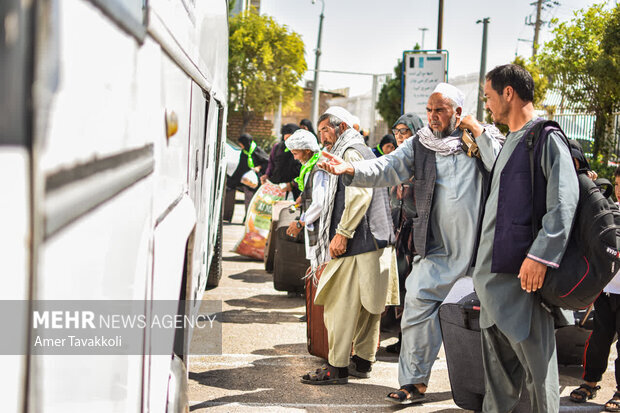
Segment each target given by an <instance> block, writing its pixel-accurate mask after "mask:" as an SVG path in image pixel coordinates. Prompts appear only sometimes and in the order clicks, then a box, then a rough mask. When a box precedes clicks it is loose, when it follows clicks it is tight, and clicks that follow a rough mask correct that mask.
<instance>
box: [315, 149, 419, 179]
mask: <svg viewBox="0 0 620 413" xmlns="http://www.w3.org/2000/svg"><path fill="white" fill-rule="evenodd" d="M412 142H413V139H408V140H406V141H405V142H404V143H403V144H402V145H400V146H399V147H398V148H397V149H396V150H395V151H394V152H392V153H390V154H388V155H384V156H382V157H380V158H375V159H369V160H363V161H359V162H345V161H344V160H342V159H341V158H338V157H335V156H333V155H331V154H326V152H323V155H324V156H325V157H326V158H328V159H329V160H328V161H327V162H321V163H320V164H318V165H319V167H320V168H323V169H325V170H326V171H328V172H330V173H333V174H336V175H343V177H342V181H343V183H344V184H345V185H351V186H357V187H364V188H381V187H387V186H393V185H397V184H400V183H401V182H405V181H408V180H409V179H410V178H411V175H412V173H413V143H412Z"/></svg>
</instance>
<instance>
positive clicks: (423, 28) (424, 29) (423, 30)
mask: <svg viewBox="0 0 620 413" xmlns="http://www.w3.org/2000/svg"><path fill="white" fill-rule="evenodd" d="M418 30H420V31H421V32H422V44H421V47H422V50H426V49H424V34H425V33H426V31H427V30H428V29H427V28H426V27H420V28H419V29H418Z"/></svg>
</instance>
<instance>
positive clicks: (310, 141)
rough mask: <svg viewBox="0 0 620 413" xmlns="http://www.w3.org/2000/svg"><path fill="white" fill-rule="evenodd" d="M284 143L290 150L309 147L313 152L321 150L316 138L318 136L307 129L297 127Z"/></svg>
mask: <svg viewBox="0 0 620 413" xmlns="http://www.w3.org/2000/svg"><path fill="white" fill-rule="evenodd" d="M284 144H285V145H286V147H287V148H288V149H289V150H293V149H295V150H303V149H309V150H311V151H312V152H318V151H320V150H321V148H319V143H318V142H317V140H316V136H314V135H313V134H312V133H311V132H308V131H307V130H305V129H297V130H296V131H295V132H293V134H292V135H291V136H289V137H288V139H287V140H285V141H284Z"/></svg>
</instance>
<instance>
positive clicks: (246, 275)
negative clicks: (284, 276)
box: [228, 270, 273, 284]
mask: <svg viewBox="0 0 620 413" xmlns="http://www.w3.org/2000/svg"><path fill="white" fill-rule="evenodd" d="M228 278H230V279H232V280H241V281H243V282H244V283H250V284H262V283H269V282H273V275H272V274H268V273H266V272H265V271H262V270H246V271H243V272H240V273H237V274H231V275H229V276H228Z"/></svg>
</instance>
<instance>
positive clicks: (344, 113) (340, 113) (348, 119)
mask: <svg viewBox="0 0 620 413" xmlns="http://www.w3.org/2000/svg"><path fill="white" fill-rule="evenodd" d="M325 113H328V114H330V115H332V116H335V117H337V118H338V119H340V120H341V121H343V122H344V123H346V124H347V126H348V127H349V128H352V127H353V125H354V123H355V119H354V118H353V115H351V112H349V111H348V110H346V109H345V108H343V107H342V106H330V107H329V108H327V110H326V111H325Z"/></svg>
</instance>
